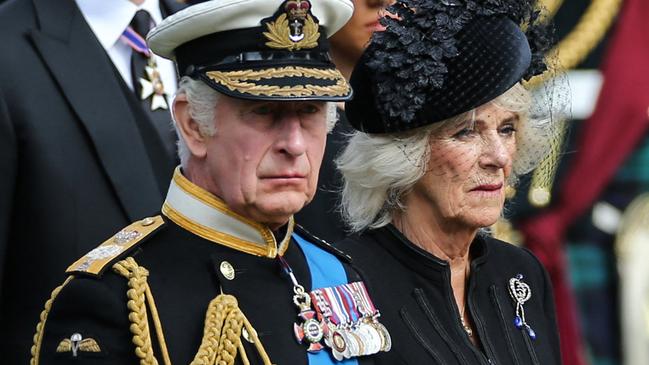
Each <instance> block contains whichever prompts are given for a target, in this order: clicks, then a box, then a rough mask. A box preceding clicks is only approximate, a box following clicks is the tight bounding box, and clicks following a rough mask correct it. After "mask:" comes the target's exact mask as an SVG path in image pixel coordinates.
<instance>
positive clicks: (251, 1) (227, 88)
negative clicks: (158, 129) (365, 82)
mask: <svg viewBox="0 0 649 365" xmlns="http://www.w3.org/2000/svg"><path fill="white" fill-rule="evenodd" d="M352 12H353V5H352V4H351V2H350V1H349V0H317V1H313V2H312V1H309V0H212V1H207V2H204V3H200V4H197V5H193V6H190V7H188V8H186V9H184V10H182V11H180V12H178V13H176V14H174V15H172V16H170V17H169V18H166V19H165V20H164V21H163V22H161V23H160V24H159V25H158V26H157V27H156V28H154V29H153V30H152V31H151V32H150V33H149V35H148V37H147V42H148V44H149V47H150V48H151V50H152V51H153V52H154V53H156V54H158V55H160V56H162V57H165V58H170V59H173V60H174V61H175V62H176V64H177V68H178V73H179V75H180V76H190V77H192V78H194V79H200V80H202V81H203V82H205V83H206V84H208V85H209V86H211V87H212V88H214V89H215V90H217V91H219V92H221V93H223V94H226V95H229V96H232V97H235V98H243V99H255V100H326V101H341V100H348V99H349V98H350V97H351V93H352V92H351V88H350V86H349V84H348V83H347V81H346V80H345V78H344V77H343V76H342V74H341V73H340V72H339V71H338V70H337V69H336V67H335V65H334V64H333V63H332V61H331V58H330V56H329V53H328V51H329V43H328V41H327V38H328V37H329V36H330V35H332V34H333V33H335V32H336V31H337V30H338V29H340V28H341V27H342V26H343V25H344V24H345V23H346V22H347V20H349V18H350V17H351V15H352Z"/></svg>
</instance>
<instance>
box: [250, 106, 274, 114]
mask: <svg viewBox="0 0 649 365" xmlns="http://www.w3.org/2000/svg"><path fill="white" fill-rule="evenodd" d="M252 112H253V113H255V114H257V115H268V114H271V113H272V112H273V108H271V107H270V106H269V105H260V106H256V107H254V108H253V109H252Z"/></svg>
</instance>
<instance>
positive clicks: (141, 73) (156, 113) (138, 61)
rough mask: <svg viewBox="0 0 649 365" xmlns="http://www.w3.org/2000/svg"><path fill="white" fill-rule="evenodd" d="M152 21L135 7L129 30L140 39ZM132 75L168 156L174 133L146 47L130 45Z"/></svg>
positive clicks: (138, 93)
mask: <svg viewBox="0 0 649 365" xmlns="http://www.w3.org/2000/svg"><path fill="white" fill-rule="evenodd" d="M152 24H153V22H152V20H151V15H150V14H149V13H148V12H147V11H146V10H138V11H137V12H136V13H135V16H134V17H133V20H132V21H131V24H130V26H131V28H132V30H133V31H134V32H135V33H137V35H139V36H140V37H141V38H142V39H146V35H147V34H148V33H149V31H150V30H151V26H152ZM131 48H132V50H133V52H132V54H131V75H132V76H133V91H134V92H135V97H136V98H137V99H138V100H140V102H141V104H142V108H143V110H144V111H145V113H146V114H147V115H148V116H149V118H150V119H151V122H152V123H153V125H154V127H155V129H156V131H157V132H158V134H159V135H160V138H161V139H162V141H163V144H164V145H165V150H166V151H167V153H169V156H174V155H175V143H176V135H175V133H174V131H173V125H172V122H171V115H170V114H169V109H168V106H167V95H166V94H165V93H164V85H163V84H162V80H161V79H160V74H159V73H158V70H157V65H156V63H155V58H154V57H153V55H152V54H151V53H150V51H149V50H148V48H147V47H146V46H144V47H137V46H136V45H134V44H131Z"/></svg>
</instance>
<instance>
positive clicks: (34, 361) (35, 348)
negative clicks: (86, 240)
mask: <svg viewBox="0 0 649 365" xmlns="http://www.w3.org/2000/svg"><path fill="white" fill-rule="evenodd" d="M73 278H74V277H73V276H68V278H67V279H65V281H64V282H63V284H61V285H60V286H57V287H56V288H55V289H54V290H53V291H52V294H51V295H50V299H48V300H47V301H46V302H45V308H44V309H43V311H42V312H41V315H40V320H39V322H38V324H37V325H36V333H35V334H34V344H33V345H32V348H31V354H32V358H31V360H30V361H29V364H30V365H38V363H39V361H40V353H41V345H42V343H43V332H44V331H45V322H46V321H47V316H48V314H49V313H50V310H51V309H52V303H54V300H55V299H56V297H57V296H58V295H59V293H60V292H61V289H63V287H65V286H66V285H68V283H69V282H70V281H71V280H72V279H73Z"/></svg>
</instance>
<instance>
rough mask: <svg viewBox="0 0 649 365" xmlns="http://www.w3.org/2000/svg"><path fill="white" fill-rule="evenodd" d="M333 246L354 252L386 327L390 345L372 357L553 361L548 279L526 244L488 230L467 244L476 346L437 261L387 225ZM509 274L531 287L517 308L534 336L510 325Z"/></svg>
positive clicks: (503, 364)
mask: <svg viewBox="0 0 649 365" xmlns="http://www.w3.org/2000/svg"><path fill="white" fill-rule="evenodd" d="M338 247H340V248H341V249H343V250H345V251H346V252H348V253H349V254H350V255H351V256H352V257H353V258H354V264H355V266H356V267H358V268H359V270H360V271H361V274H362V275H363V277H364V279H365V282H366V283H368V284H369V287H370V289H369V290H370V295H372V297H373V298H374V300H375V303H376V305H377V307H378V308H380V310H381V321H382V323H383V324H384V325H385V326H386V327H387V328H388V329H389V331H390V333H391V334H392V339H393V346H392V351H390V352H389V353H382V354H381V355H380V356H379V358H378V360H377V361H378V362H379V363H381V364H389V365H399V364H409V365H421V364H431V365H433V364H440V365H453V364H485V365H486V364H497V365H510V364H512V365H513V364H516V365H523V364H525V365H527V364H532V365H558V364H560V363H561V357H560V352H559V337H558V336H559V335H558V331H557V327H556V323H555V310H554V301H553V296H552V289H551V286H550V281H549V279H548V276H547V274H546V272H545V270H544V269H543V267H542V266H541V264H540V263H539V261H538V260H537V259H536V258H535V257H534V256H533V255H532V254H531V253H530V252H529V251H527V250H524V249H520V248H517V247H515V246H512V245H510V244H507V243H505V242H502V241H498V240H496V239H493V238H489V237H481V236H479V237H478V238H476V239H475V241H474V242H473V243H472V246H471V257H472V262H471V274H470V277H469V282H468V291H467V301H468V304H467V309H466V310H467V311H469V312H470V314H471V317H472V318H473V321H474V324H475V325H474V328H475V329H476V331H477V335H478V339H479V342H480V344H481V346H480V347H476V346H474V345H473V344H472V343H471V342H470V340H469V337H468V336H467V334H466V332H465V331H464V329H463V327H462V325H461V323H460V320H459V318H460V316H459V312H458V309H457V305H456V302H455V300H454V297H453V292H452V289H451V283H450V270H449V265H448V264H447V263H446V262H445V261H442V260H440V259H438V258H436V257H434V256H432V255H430V254H428V253H427V252H425V251H423V250H422V249H420V248H419V247H417V246H416V245H414V244H413V243H411V242H410V241H409V240H408V239H407V238H405V237H404V236H403V235H402V234H401V233H400V232H399V231H398V230H397V229H396V228H395V227H394V226H392V225H389V226H386V227H383V228H380V229H376V230H370V231H367V232H365V233H363V234H361V235H360V236H352V237H350V238H348V239H346V240H344V241H342V242H339V244H338ZM517 274H522V275H523V279H522V281H523V282H525V283H527V284H528V285H529V287H530V289H531V292H532V296H531V298H530V299H529V301H527V302H526V303H525V304H524V309H525V318H526V320H527V323H528V324H529V325H530V326H531V327H532V329H533V330H534V331H535V332H536V336H537V337H536V340H531V339H530V336H529V334H528V332H527V331H525V330H522V329H518V328H517V327H516V326H515V325H514V317H515V302H514V300H513V298H512V297H511V296H510V294H509V289H508V287H509V279H510V278H512V277H515V276H516V275H517Z"/></svg>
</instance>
